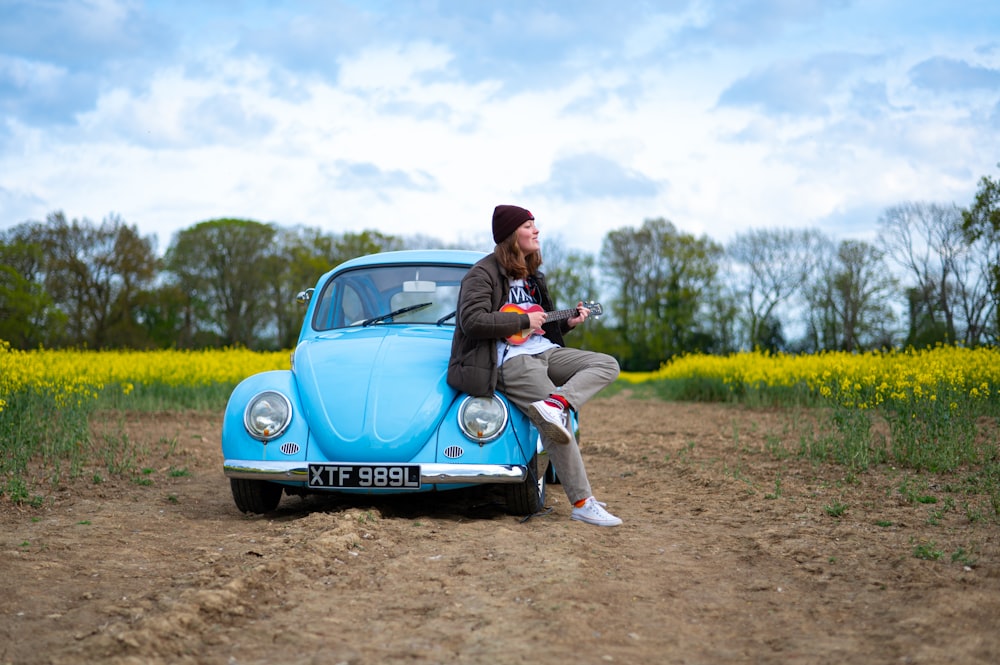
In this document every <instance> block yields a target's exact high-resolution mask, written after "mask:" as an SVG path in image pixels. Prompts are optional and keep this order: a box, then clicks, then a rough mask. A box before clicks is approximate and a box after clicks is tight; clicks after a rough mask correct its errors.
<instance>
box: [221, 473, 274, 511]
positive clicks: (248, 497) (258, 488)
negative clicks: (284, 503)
mask: <svg viewBox="0 0 1000 665" xmlns="http://www.w3.org/2000/svg"><path fill="white" fill-rule="evenodd" d="M229 486H230V488H231V489H232V491H233V501H235V502H236V507H237V508H239V509H240V510H241V511H242V512H244V513H258V514H260V513H269V512H271V511H272V510H274V509H275V508H277V507H278V503H279V502H280V501H281V485H277V484H275V483H269V482H267V481H266V480H251V479H248V478H230V479H229Z"/></svg>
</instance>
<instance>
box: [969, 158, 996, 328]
mask: <svg viewBox="0 0 1000 665" xmlns="http://www.w3.org/2000/svg"><path fill="white" fill-rule="evenodd" d="M997 166H1000V164H997ZM962 231H963V232H964V233H965V236H966V238H967V239H968V240H969V241H970V242H972V243H976V244H978V245H979V247H980V249H981V252H982V254H983V257H984V259H985V265H986V266H987V268H986V276H985V277H984V285H985V287H986V289H987V291H988V292H989V294H990V297H991V299H992V303H991V304H990V309H991V310H992V318H993V322H992V327H993V331H992V333H993V335H992V336H993V340H994V341H996V340H997V337H998V336H1000V180H993V179H992V178H990V177H989V176H983V177H982V178H981V179H980V180H979V189H978V190H977V191H976V196H975V198H974V199H973V202H972V205H971V206H969V208H967V209H965V210H963V211H962Z"/></svg>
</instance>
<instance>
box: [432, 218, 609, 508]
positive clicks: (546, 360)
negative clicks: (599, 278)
mask: <svg viewBox="0 0 1000 665" xmlns="http://www.w3.org/2000/svg"><path fill="white" fill-rule="evenodd" d="M493 240H494V242H495V243H496V247H495V248H494V250H493V253H492V254H490V255H488V256H486V257H484V258H483V259H481V260H480V261H479V262H478V263H476V265H474V266H473V267H472V268H471V269H470V270H469V272H468V274H467V275H466V276H465V278H464V279H463V280H462V288H461V292H460V293H459V297H458V314H457V319H456V325H455V336H454V339H453V340H452V347H451V360H450V362H449V364H448V384H449V385H451V386H452V387H453V388H455V389H456V390H461V391H463V392H467V393H469V394H472V395H476V396H488V395H492V394H493V392H494V391H496V390H499V391H500V392H502V393H503V394H504V395H506V396H507V399H509V400H510V401H511V402H512V403H513V404H514V405H515V406H517V407H518V408H519V409H521V410H522V411H523V412H524V413H526V414H527V415H528V417H529V418H530V419H531V421H532V422H533V423H534V424H535V426H536V427H537V428H538V431H539V432H540V433H541V436H542V446H543V447H544V448H545V450H546V451H548V453H549V457H550V458H551V460H552V464H553V466H554V467H555V470H556V473H557V474H558V475H559V479H560V481H561V482H562V485H563V489H564V490H565V491H566V496H567V497H568V498H569V500H570V502H571V503H572V504H573V511H572V514H571V515H570V517H571V518H572V519H574V520H579V521H582V522H586V523H588V524H594V525H597V526H618V525H619V524H621V523H622V521H621V520H620V519H619V518H617V517H615V516H614V515H612V514H611V513H609V512H608V511H607V510H605V507H604V504H603V503H602V502H599V501H597V499H595V498H594V496H593V491H592V490H591V487H590V481H589V480H588V479H587V470H586V468H585V467H584V464H583V457H582V456H581V455H580V448H579V446H578V445H577V442H576V440H575V437H574V436H573V433H572V432H571V431H570V428H569V412H570V410H571V409H576V410H579V409H580V407H581V406H583V404H584V403H585V402H586V401H587V400H589V399H590V398H591V397H593V396H594V395H596V394H597V393H598V392H599V391H600V390H601V389H603V388H604V387H605V386H607V385H608V384H609V383H611V382H613V381H614V380H615V379H616V378H618V372H619V367H618V362H617V361H616V360H615V359H614V358H612V357H611V356H609V355H606V354H603V353H596V352H593V351H582V350H579V349H571V348H567V347H566V346H564V345H563V334H564V333H567V332H569V331H570V330H572V329H573V328H575V327H576V326H578V325H579V324H581V323H583V322H584V321H585V320H586V319H587V317H588V316H589V315H590V311H589V310H588V309H587V308H586V307H584V306H583V303H582V302H581V303H579V304H578V305H577V307H576V311H575V314H574V315H572V316H571V317H568V318H561V319H560V320H553V321H548V318H549V312H551V311H552V310H553V309H554V308H553V306H552V301H551V298H550V297H549V293H548V289H547V288H546V284H545V276H544V274H543V273H542V272H541V271H540V268H541V265H542V253H541V246H540V245H539V242H538V227H537V226H536V225H535V217H534V215H532V214H531V213H530V212H529V211H528V210H526V209H524V208H521V207H518V206H513V205H498V206H497V207H496V209H495V210H494V211H493ZM531 305H539V306H540V309H539V308H534V309H533V310H532V311H523V310H527V309H528V308H529V307H530V306H531ZM513 306H516V307H513ZM523 331H532V332H531V333H530V334H528V335H527V336H526V337H524V338H523V339H521V337H522V336H521V333H522V332H523Z"/></svg>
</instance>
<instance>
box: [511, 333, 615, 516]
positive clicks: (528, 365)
mask: <svg viewBox="0 0 1000 665" xmlns="http://www.w3.org/2000/svg"><path fill="white" fill-rule="evenodd" d="M619 371H620V368H619V367H618V361H617V360H615V359H614V358H612V357H611V356H609V355H606V354H603V353H596V352H594V351H581V350H580V349H570V348H566V347H558V348H555V349H549V350H548V351H543V352H542V353H539V354H538V355H534V356H528V355H523V356H514V357H513V358H510V359H508V360H507V361H505V362H504V363H503V364H502V365H501V366H500V377H499V381H498V383H497V390H499V391H500V392H502V393H503V394H504V395H506V396H507V399H509V400H510V401H511V402H513V403H514V406H516V407H517V408H519V409H521V411H523V412H525V413H527V414H531V410H529V409H528V406H529V405H530V404H531V403H532V402H537V401H538V400H540V399H545V398H546V397H548V396H549V395H551V394H553V393H557V394H559V395H562V396H563V397H564V398H565V399H566V401H568V402H569V404H570V406H572V407H573V409H575V410H577V411H579V409H580V407H581V406H583V405H584V403H586V402H587V400H589V399H590V398H591V397H593V396H594V395H596V394H597V393H598V392H600V391H601V390H602V389H603V388H604V387H605V386H607V385H608V384H609V383H611V382H613V381H614V380H615V379H617V378H618V372H619ZM532 417H533V416H532ZM542 447H543V448H544V449H545V450H546V451H547V452H548V453H549V459H551V461H552V466H554V467H555V469H556V474H558V476H559V480H560V482H561V483H562V486H563V489H564V490H565V491H566V496H567V498H569V500H570V502H571V503H576V502H577V501H579V500H581V499H586V498H587V497H589V496H592V495H593V490H592V489H591V487H590V481H589V480H588V479H587V469H586V467H584V465H583V457H582V456H581V455H580V446H579V445H577V442H576V439H575V437H574V438H573V440H571V441H570V442H569V444H568V445H562V444H559V443H551V442H550V441H548V440H546V438H545V437H542Z"/></svg>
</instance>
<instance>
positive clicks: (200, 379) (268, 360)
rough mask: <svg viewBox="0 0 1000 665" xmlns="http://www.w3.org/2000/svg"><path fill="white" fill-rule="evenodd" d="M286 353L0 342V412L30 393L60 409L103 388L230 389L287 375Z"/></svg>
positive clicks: (123, 390)
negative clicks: (281, 372) (10, 399)
mask: <svg viewBox="0 0 1000 665" xmlns="http://www.w3.org/2000/svg"><path fill="white" fill-rule="evenodd" d="M289 362H290V357H289V353H288V352H287V351H276V352H256V351H248V350H246V349H212V350H203V351H176V350H166V351H75V350H59V351H54V350H37V351H18V350H15V349H11V348H10V345H9V344H7V343H6V342H3V341H0V410H2V409H3V407H4V404H5V401H4V397H6V396H9V395H12V394H14V393H17V392H20V391H24V390H28V389H30V390H33V391H35V392H39V393H43V394H46V395H49V396H51V397H53V398H55V399H56V400H57V401H60V402H63V403H69V402H77V401H80V400H85V399H91V398H95V397H96V396H97V395H98V393H100V392H101V391H102V390H104V389H105V388H111V389H117V390H121V391H122V392H123V393H125V394H128V393H129V392H131V391H132V390H133V388H134V387H135V386H136V385H139V384H145V385H157V384H159V385H165V386H171V387H198V386H208V385H213V384H232V385H235V384H237V383H238V382H239V381H241V380H242V379H244V378H245V377H247V376H250V375H251V374H256V373H257V372H263V371H266V370H271V369H288V367H289Z"/></svg>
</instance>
